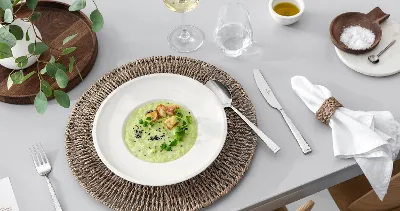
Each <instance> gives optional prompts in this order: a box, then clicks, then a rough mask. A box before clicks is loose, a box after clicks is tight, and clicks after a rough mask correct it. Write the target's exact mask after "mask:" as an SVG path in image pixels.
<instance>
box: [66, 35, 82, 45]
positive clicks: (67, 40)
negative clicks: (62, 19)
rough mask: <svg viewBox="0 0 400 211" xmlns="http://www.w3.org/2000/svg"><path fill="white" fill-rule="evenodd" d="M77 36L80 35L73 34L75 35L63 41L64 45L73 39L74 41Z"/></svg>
mask: <svg viewBox="0 0 400 211" xmlns="http://www.w3.org/2000/svg"><path fill="white" fill-rule="evenodd" d="M76 35H78V34H73V35H71V36H68V37H66V38H65V39H64V40H63V45H65V44H67V43H68V42H69V41H71V40H72V39H74V38H75V37H76Z"/></svg>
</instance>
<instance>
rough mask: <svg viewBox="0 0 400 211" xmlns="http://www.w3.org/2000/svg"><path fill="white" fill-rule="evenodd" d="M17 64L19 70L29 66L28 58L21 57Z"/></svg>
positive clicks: (16, 61) (16, 60)
mask: <svg viewBox="0 0 400 211" xmlns="http://www.w3.org/2000/svg"><path fill="white" fill-rule="evenodd" d="M15 63H17V66H18V67H19V68H23V67H25V66H26V65H27V64H28V56H21V57H18V58H16V59H15Z"/></svg>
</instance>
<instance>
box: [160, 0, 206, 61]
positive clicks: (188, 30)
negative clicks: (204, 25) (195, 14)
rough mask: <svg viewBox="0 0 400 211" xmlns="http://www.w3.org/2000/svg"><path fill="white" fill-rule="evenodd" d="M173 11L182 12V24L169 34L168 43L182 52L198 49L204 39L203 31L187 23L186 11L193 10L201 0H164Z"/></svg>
mask: <svg viewBox="0 0 400 211" xmlns="http://www.w3.org/2000/svg"><path fill="white" fill-rule="evenodd" d="M163 1H164V4H165V5H166V6H167V7H168V9H170V10H171V11H173V12H179V13H182V25H181V26H178V27H176V28H175V29H173V30H172V31H171V32H170V33H169V35H168V43H169V45H170V46H171V48H172V49H174V50H175V51H178V52H181V53H188V52H192V51H195V50H197V49H198V48H199V47H200V46H201V45H202V44H203V41H204V35H203V32H202V31H201V30H200V29H198V28H196V27H194V26H190V25H186V24H185V13H186V12H190V11H192V10H193V9H194V8H195V7H196V6H197V5H198V4H199V1H200V0H163Z"/></svg>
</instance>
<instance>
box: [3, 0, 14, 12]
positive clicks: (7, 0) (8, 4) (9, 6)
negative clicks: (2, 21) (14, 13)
mask: <svg viewBox="0 0 400 211" xmlns="http://www.w3.org/2000/svg"><path fill="white" fill-rule="evenodd" d="M0 8H1V9H3V11H5V10H6V9H10V10H12V4H11V1H10V0H0Z"/></svg>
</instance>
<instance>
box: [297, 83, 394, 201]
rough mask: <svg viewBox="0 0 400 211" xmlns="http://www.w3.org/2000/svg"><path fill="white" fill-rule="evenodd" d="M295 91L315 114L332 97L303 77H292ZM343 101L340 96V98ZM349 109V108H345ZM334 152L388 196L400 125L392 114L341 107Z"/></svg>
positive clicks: (334, 129) (334, 133)
mask: <svg viewBox="0 0 400 211" xmlns="http://www.w3.org/2000/svg"><path fill="white" fill-rule="evenodd" d="M292 88H293V90H294V91H295V92H296V93H297V94H298V95H299V97H300V98H301V99H302V100H303V102H304V103H305V104H306V105H307V107H308V108H309V109H310V110H311V111H312V112H314V113H316V112H317V110H318V109H319V108H320V106H321V105H322V103H323V102H324V101H325V100H326V99H328V98H329V97H332V93H331V92H330V91H329V90H328V89H327V88H325V87H323V86H319V85H313V84H312V83H311V82H310V81H309V80H307V79H306V78H305V77H302V76H295V77H293V78H292ZM337 97H338V98H337V99H338V101H339V102H340V97H339V96H337ZM343 106H346V105H343ZM329 126H330V127H331V128H332V139H333V151H334V155H335V157H337V158H342V159H343V158H344V159H345V158H354V159H355V160H356V162H357V163H358V165H359V166H360V168H361V169H362V171H363V172H364V174H365V176H366V177H367V179H368V181H369V183H370V184H371V186H372V188H373V189H374V191H375V193H376V194H377V195H378V197H379V198H380V199H381V200H383V198H384V197H385V195H386V193H387V189H388V186H389V183H390V178H391V175H392V170H393V161H394V160H395V159H396V157H397V155H398V153H399V149H400V124H399V123H398V122H397V121H396V120H395V119H394V117H393V115H392V114H391V113H390V112H389V111H371V112H364V111H352V110H350V109H347V108H343V107H341V108H338V109H337V110H336V112H335V113H334V115H333V116H332V117H331V120H330V122H329Z"/></svg>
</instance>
